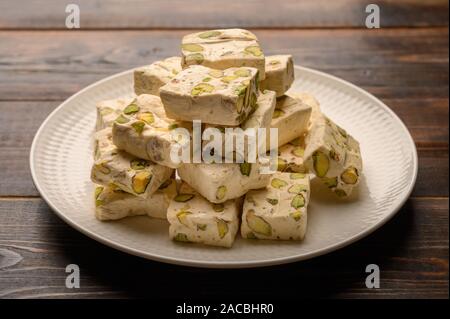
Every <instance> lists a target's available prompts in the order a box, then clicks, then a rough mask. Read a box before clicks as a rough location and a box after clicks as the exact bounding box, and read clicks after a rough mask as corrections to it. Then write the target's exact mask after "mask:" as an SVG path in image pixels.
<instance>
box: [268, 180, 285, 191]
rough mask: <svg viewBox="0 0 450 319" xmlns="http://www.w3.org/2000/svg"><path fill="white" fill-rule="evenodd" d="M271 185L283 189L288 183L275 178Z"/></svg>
mask: <svg viewBox="0 0 450 319" xmlns="http://www.w3.org/2000/svg"><path fill="white" fill-rule="evenodd" d="M270 185H272V187H273V188H277V189H281V188H283V187H285V186H287V185H288V183H287V182H286V181H283V180H282V179H279V178H274V179H272V181H271V182H270Z"/></svg>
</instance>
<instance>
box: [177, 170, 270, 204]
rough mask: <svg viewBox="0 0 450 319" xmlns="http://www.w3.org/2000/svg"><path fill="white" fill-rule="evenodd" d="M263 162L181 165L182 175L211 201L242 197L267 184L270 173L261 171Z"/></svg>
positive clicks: (179, 171)
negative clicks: (261, 172)
mask: <svg viewBox="0 0 450 319" xmlns="http://www.w3.org/2000/svg"><path fill="white" fill-rule="evenodd" d="M260 167H261V164H260V163H259V162H258V161H257V162H256V163H225V164H206V163H199V164H196V163H193V164H184V165H182V166H181V167H179V168H178V170H177V171H178V175H179V176H180V178H181V179H182V180H183V181H185V182H186V183H188V184H189V185H190V186H191V187H192V188H194V189H195V190H196V191H197V192H199V193H200V194H201V195H202V196H203V197H205V198H206V199H207V200H208V201H210V202H212V203H223V202H225V201H227V200H229V199H234V198H238V197H241V196H242V195H244V194H245V193H247V192H248V191H249V190H251V189H258V188H262V187H265V186H266V185H267V184H268V183H269V180H270V176H271V175H270V174H260V172H259V169H260Z"/></svg>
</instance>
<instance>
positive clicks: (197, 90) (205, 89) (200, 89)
mask: <svg viewBox="0 0 450 319" xmlns="http://www.w3.org/2000/svg"><path fill="white" fill-rule="evenodd" d="M212 91H214V86H213V85H211V84H208V83H199V84H197V85H196V86H194V87H193V88H192V90H191V94H192V95H193V96H197V95H200V94H202V93H211V92H212Z"/></svg>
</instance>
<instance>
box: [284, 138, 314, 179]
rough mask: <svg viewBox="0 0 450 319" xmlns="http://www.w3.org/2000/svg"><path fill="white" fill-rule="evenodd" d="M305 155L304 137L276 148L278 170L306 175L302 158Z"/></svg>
mask: <svg viewBox="0 0 450 319" xmlns="http://www.w3.org/2000/svg"><path fill="white" fill-rule="evenodd" d="M304 153H305V141H304V136H301V137H297V138H296V139H294V140H292V141H290V142H289V143H287V144H285V145H283V146H281V147H280V148H278V168H277V170H278V171H280V172H296V173H306V171H307V169H306V167H305V165H304V161H303V156H304Z"/></svg>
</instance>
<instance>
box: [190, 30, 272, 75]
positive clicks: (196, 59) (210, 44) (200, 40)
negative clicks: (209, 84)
mask: <svg viewBox="0 0 450 319" xmlns="http://www.w3.org/2000/svg"><path fill="white" fill-rule="evenodd" d="M181 54H182V62H181V63H182V65H183V68H187V67H189V66H190V65H196V64H199V65H203V66H207V67H210V68H213V69H219V70H225V69H228V68H231V67H242V66H247V67H253V68H255V69H258V73H259V80H263V79H264V77H265V71H264V69H265V63H264V61H265V60H264V54H263V52H262V50H261V47H260V45H259V43H258V40H257V38H256V36H255V35H254V34H253V33H251V32H250V31H247V30H243V29H220V30H209V31H201V32H196V33H192V34H188V35H186V36H185V37H183V40H182V44H181Z"/></svg>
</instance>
